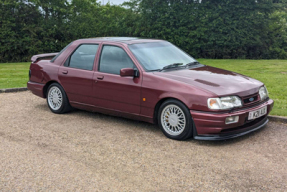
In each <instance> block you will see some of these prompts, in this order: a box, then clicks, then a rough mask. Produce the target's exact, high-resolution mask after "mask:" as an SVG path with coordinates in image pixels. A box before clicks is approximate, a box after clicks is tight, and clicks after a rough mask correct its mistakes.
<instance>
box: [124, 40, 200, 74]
mask: <svg viewBox="0 0 287 192" xmlns="http://www.w3.org/2000/svg"><path fill="white" fill-rule="evenodd" d="M129 49H130V50H131V51H132V53H133V54H134V55H135V57H136V58H137V60H138V61H139V62H140V64H141V65H142V66H143V67H144V69H145V70H147V71H153V70H159V69H162V68H163V67H165V66H167V65H170V64H173V63H182V64H183V65H185V64H188V63H191V62H195V61H196V60H195V59H194V58H192V57H191V56H189V55H188V54H186V53H185V52H184V51H182V50H180V49H179V48H177V47H176V46H174V45H173V44H171V43H169V42H151V43H139V44H132V45H129Z"/></svg>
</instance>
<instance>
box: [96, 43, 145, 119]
mask: <svg viewBox="0 0 287 192" xmlns="http://www.w3.org/2000/svg"><path fill="white" fill-rule="evenodd" d="M122 68H134V69H136V66H135V65H134V63H133V61H132V60H131V59H130V57H129V56H128V54H127V53H126V51H125V50H124V49H122V48H121V47H118V46H113V45H103V48H102V52H101V56H100V59H99V66H98V71H97V72H95V75H94V82H95V83H94V89H93V91H94V105H95V106H97V107H100V108H104V109H111V110H115V111H118V112H124V113H130V114H139V113H140V94H141V78H140V77H121V76H120V70H121V69H122Z"/></svg>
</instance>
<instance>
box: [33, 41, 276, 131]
mask: <svg viewBox="0 0 287 192" xmlns="http://www.w3.org/2000/svg"><path fill="white" fill-rule="evenodd" d="M154 41H161V40H149V39H132V40H125V39H124V38H122V39H113V38H95V39H82V40H77V41H74V42H73V43H72V44H71V45H70V46H69V47H68V48H67V49H66V50H65V51H64V52H63V53H62V54H61V55H60V56H59V57H58V58H57V59H56V60H55V61H54V62H53V63H52V62H50V61H49V60H40V61H39V59H41V58H42V57H44V58H45V57H47V55H37V56H33V57H32V61H33V62H32V64H31V67H30V70H31V74H32V76H31V78H30V81H29V82H28V88H29V89H30V90H31V91H32V92H33V93H34V94H36V95H38V96H40V97H43V98H45V97H46V95H45V94H46V93H45V92H46V89H47V86H48V85H49V84H50V83H51V82H58V83H59V84H61V85H62V87H63V88H64V90H65V91H66V93H67V96H68V98H69V101H70V104H71V105H72V106H73V107H75V108H80V109H84V110H90V111H97V112H101V113H106V114H110V115H117V116H124V117H128V118H133V119H138V120H142V121H147V122H150V123H154V122H155V121H154V120H155V119H154V116H155V111H156V106H157V104H160V103H161V102H162V101H163V100H164V99H167V98H174V99H178V100H180V101H181V102H183V103H184V104H185V105H186V106H187V107H188V108H189V109H190V113H191V115H192V117H193V119H194V122H195V126H196V131H197V133H198V134H199V135H206V134H216V133H219V132H220V131H221V130H223V129H229V128H232V127H238V126H241V125H243V124H244V121H245V118H246V116H247V115H248V112H249V111H253V110H254V109H257V108H260V107H263V106H265V105H267V106H268V113H269V112H270V111H271V109H272V107H273V100H271V99H270V100H269V101H266V102H263V103H260V101H256V102H255V103H256V104H258V102H259V105H256V106H255V105H253V104H250V105H246V106H245V105H244V106H243V107H242V108H240V109H237V110H235V111H233V112H230V111H225V112H224V111H220V112H219V111H215V110H210V109H209V108H208V107H207V99H208V98H211V97H221V96H227V95H237V96H239V97H240V98H242V99H243V98H245V97H246V96H249V95H256V94H258V91H259V88H260V87H261V86H263V83H261V82H260V81H257V80H255V79H252V78H250V77H246V76H244V75H240V74H237V73H234V72H230V71H226V70H222V69H218V68H214V67H210V66H204V67H199V68H193V69H181V70H171V71H166V72H146V71H145V70H144V69H143V68H142V66H141V65H140V64H139V62H138V61H137V60H136V58H135V57H134V55H133V54H132V53H131V51H130V50H129V48H128V44H132V43H144V42H154ZM84 43H93V44H99V47H98V52H97V54H96V59H95V61H94V67H93V70H92V71H87V70H81V69H74V68H70V67H65V66H63V64H64V62H65V61H66V59H67V58H68V57H69V55H70V54H71V53H72V52H73V51H74V50H75V48H77V47H78V46H79V45H80V44H84ZM107 44H108V45H116V46H119V47H121V48H123V49H124V50H125V51H126V52H127V54H128V55H129V56H130V58H131V59H132V61H133V62H134V64H135V66H136V67H137V68H138V70H139V77H131V76H125V77H121V76H120V75H114V74H107V73H102V72H99V71H98V70H97V69H98V64H99V57H100V53H101V49H102V46H103V45H107ZM48 56H49V55H48ZM34 61H36V63H35V62H34ZM122 73H123V74H124V73H129V71H128V70H126V69H124V70H122ZM143 98H145V99H146V101H143ZM252 105H253V106H252ZM231 115H239V116H240V121H239V122H238V123H236V124H230V125H226V124H225V118H226V117H228V116H231Z"/></svg>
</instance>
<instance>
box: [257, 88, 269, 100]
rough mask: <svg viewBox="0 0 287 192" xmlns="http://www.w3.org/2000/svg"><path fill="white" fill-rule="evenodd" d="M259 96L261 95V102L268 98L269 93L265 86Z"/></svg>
mask: <svg viewBox="0 0 287 192" xmlns="http://www.w3.org/2000/svg"><path fill="white" fill-rule="evenodd" d="M259 95H260V98H261V101H262V100H265V99H266V98H267V97H268V91H267V89H266V87H265V86H264V87H261V88H260V89H259Z"/></svg>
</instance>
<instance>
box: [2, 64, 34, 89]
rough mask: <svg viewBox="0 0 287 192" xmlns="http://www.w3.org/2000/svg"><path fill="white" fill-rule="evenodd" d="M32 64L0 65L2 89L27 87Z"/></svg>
mask: <svg viewBox="0 0 287 192" xmlns="http://www.w3.org/2000/svg"><path fill="white" fill-rule="evenodd" d="M29 68H30V63H0V89H6V88H15V87H27V81H28V79H29Z"/></svg>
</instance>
